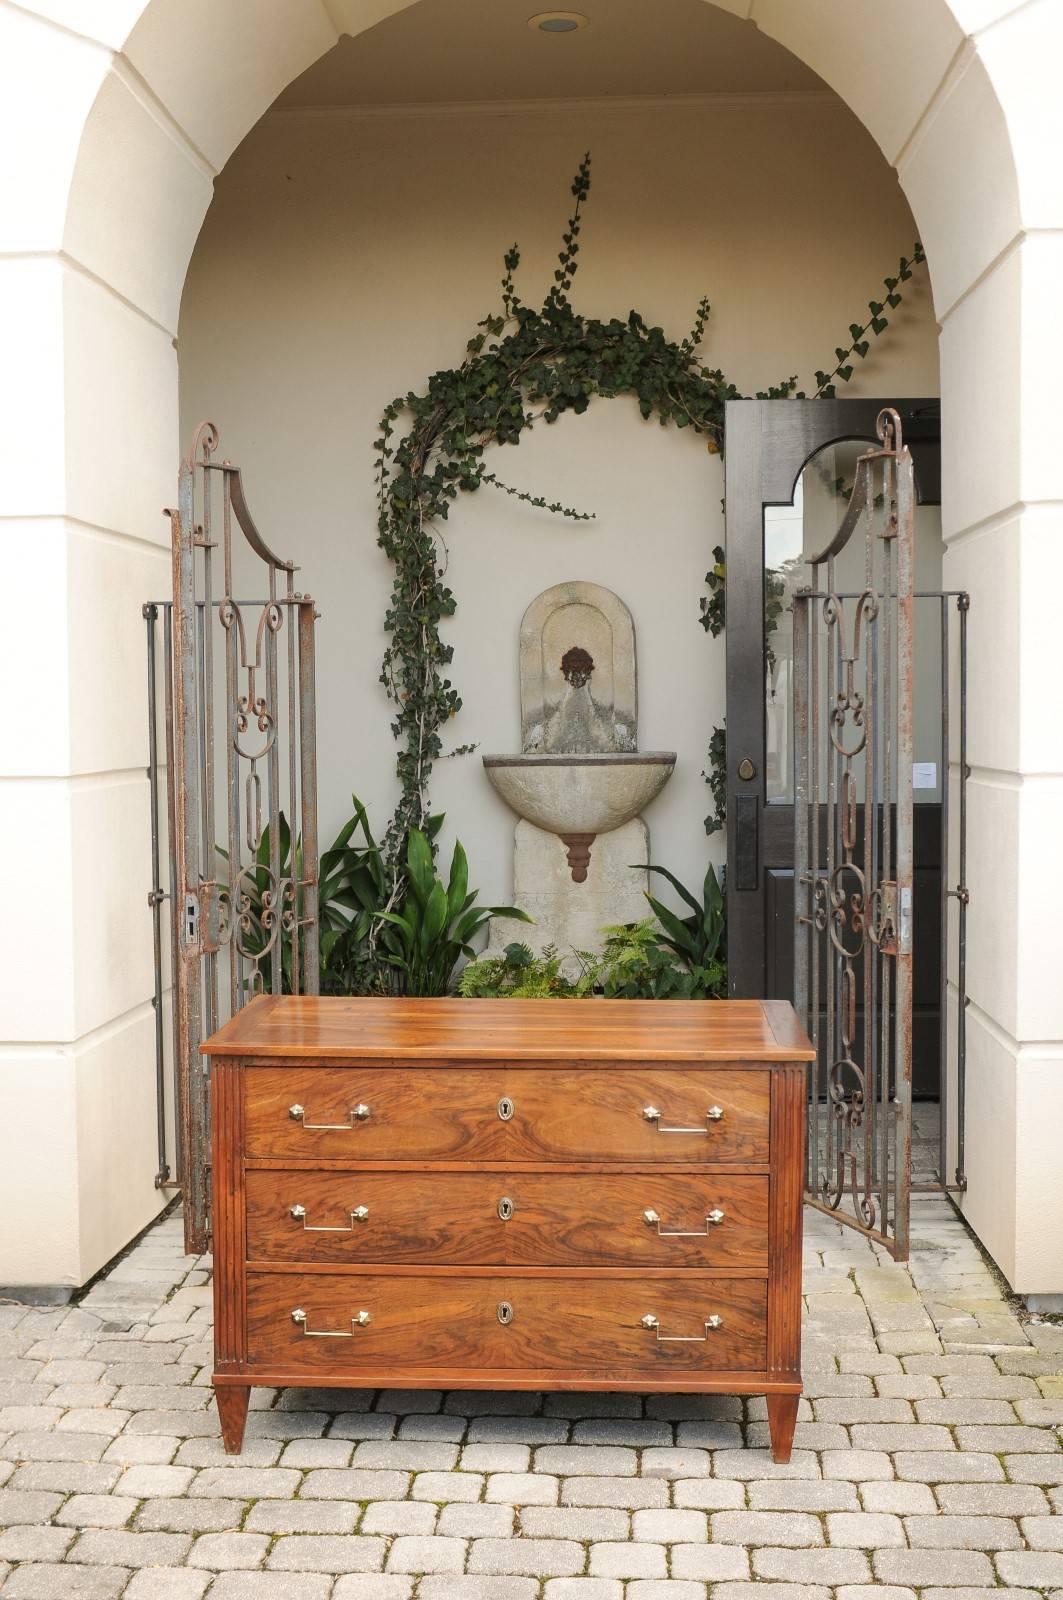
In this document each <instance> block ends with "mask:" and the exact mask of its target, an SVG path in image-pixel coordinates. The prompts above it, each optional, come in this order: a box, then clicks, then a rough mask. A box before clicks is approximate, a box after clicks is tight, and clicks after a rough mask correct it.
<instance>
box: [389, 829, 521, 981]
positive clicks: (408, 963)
mask: <svg viewBox="0 0 1063 1600" xmlns="http://www.w3.org/2000/svg"><path fill="white" fill-rule="evenodd" d="M405 884H406V895H405V899H404V901H403V904H402V906H401V907H400V908H399V909H397V910H392V911H381V912H380V913H379V914H378V918H377V920H378V922H380V923H382V924H383V925H384V926H383V928H382V930H381V934H380V949H381V954H382V956H383V959H384V960H385V961H387V962H388V963H389V964H390V965H391V966H393V967H394V968H395V969H396V970H397V971H399V972H401V973H402V975H403V978H402V982H403V988H404V991H405V993H407V994H411V995H443V994H446V993H447V991H448V989H449V988H450V983H451V979H452V977H453V974H454V968H455V967H456V966H457V964H458V961H459V960H460V958H461V957H462V956H463V955H465V956H470V957H471V956H474V955H475V953H476V952H475V950H474V949H473V945H472V941H473V939H475V937H476V935H477V934H478V933H479V932H480V930H481V929H482V928H485V927H486V926H487V925H488V923H489V922H490V921H491V920H492V918H494V917H513V918H516V919H517V920H519V921H521V922H530V921H531V920H532V919H531V917H529V916H528V915H527V913H526V912H524V911H520V910H518V909H517V907H516V906H479V907H477V906H476V905H475V904H474V902H475V900H476V897H477V891H476V890H475V889H474V890H472V891H470V890H469V864H468V861H467V860H466V856H465V851H464V850H463V849H462V847H461V843H460V841H459V842H457V843H456V844H455V845H454V854H453V857H452V858H451V864H450V879H449V882H448V883H447V885H446V887H444V885H443V882H442V879H441V878H439V877H438V876H437V874H436V869H435V862H434V860H433V856H432V846H431V842H430V840H429V838H428V836H427V835H426V834H425V833H424V832H422V830H421V829H420V828H411V829H410V835H409V841H408V843H407V847H406V871H405Z"/></svg>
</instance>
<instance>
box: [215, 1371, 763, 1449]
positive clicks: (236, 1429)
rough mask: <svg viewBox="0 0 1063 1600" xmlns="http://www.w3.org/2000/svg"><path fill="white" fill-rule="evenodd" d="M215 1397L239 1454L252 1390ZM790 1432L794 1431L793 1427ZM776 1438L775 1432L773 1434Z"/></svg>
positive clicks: (227, 1438) (228, 1442)
mask: <svg viewBox="0 0 1063 1600" xmlns="http://www.w3.org/2000/svg"><path fill="white" fill-rule="evenodd" d="M214 1398H215V1399H216V1400H217V1402H218V1416H219V1417H220V1418H221V1442H222V1444H223V1445H224V1446H225V1454H226V1455H227V1456H238V1455H239V1454H240V1451H241V1449H242V1447H243V1442H244V1424H245V1423H246V1422H247V1407H248V1402H249V1401H250V1399H251V1390H250V1389H248V1388H243V1387H238V1386H237V1385H236V1384H233V1383H226V1384H221V1385H220V1386H219V1387H218V1388H217V1389H215V1391H214ZM790 1432H791V1433H792V1432H793V1428H792V1427H791V1429H790ZM772 1437H773V1438H774V1433H773V1434H772Z"/></svg>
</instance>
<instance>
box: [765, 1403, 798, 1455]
mask: <svg viewBox="0 0 1063 1600" xmlns="http://www.w3.org/2000/svg"><path fill="white" fill-rule="evenodd" d="M799 1398H800V1396H799V1395H796V1394H769V1396H768V1432H769V1433H770V1434H771V1459H772V1460H773V1461H777V1462H778V1463H779V1465H780V1466H783V1465H785V1463H786V1462H787V1461H789V1459H790V1451H791V1450H792V1449H793V1445H794V1429H795V1428H796V1427H797V1402H798V1400H799Z"/></svg>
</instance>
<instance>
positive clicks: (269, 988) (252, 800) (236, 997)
mask: <svg viewBox="0 0 1063 1600" xmlns="http://www.w3.org/2000/svg"><path fill="white" fill-rule="evenodd" d="M218 442H219V441H218V432H217V429H216V428H215V427H214V425H213V424H212V423H209V422H207V423H203V424H202V425H201V426H200V427H199V428H198V429H197V431H196V434H195V438H194V440H193V443H192V448H191V450H190V451H189V453H188V455H187V456H186V457H185V459H184V460H183V461H182V463H181V468H180V474H179V479H178V503H177V507H176V509H175V510H171V511H169V512H168V513H167V515H168V516H169V518H170V523H171V543H172V554H173V600H172V602H156V603H154V604H152V605H150V606H147V607H145V616H146V617H147V619H148V628H149V694H150V695H151V696H152V698H153V699H154V694H155V686H154V684H153V683H152V682H151V681H150V677H151V673H152V671H153V663H154V622H155V619H156V618H157V617H158V616H161V617H162V619H163V624H164V627H163V649H164V655H165V671H164V678H163V687H164V694H165V713H166V769H167V788H168V795H167V813H168V821H169V831H170V900H171V906H170V912H171V915H170V932H171V942H172V957H171V959H172V963H173V981H174V1063H175V1076H176V1097H177V1154H178V1174H179V1178H180V1183H181V1188H182V1190H183V1197H184V1214H185V1245H186V1249H187V1250H188V1251H190V1252H193V1251H194V1252H198V1251H202V1250H204V1249H206V1248H207V1245H208V1240H209V1233H210V1216H209V1197H210V1082H209V1075H208V1065H207V1062H206V1061H205V1059H204V1058H203V1057H202V1056H201V1055H200V1045H201V1044H202V1042H203V1040H204V1039H205V1038H206V1037H207V1036H208V1035H209V1034H210V1033H212V1032H213V1031H214V1030H215V1029H216V1028H217V1027H218V1026H219V1024H220V1023H221V1022H222V1021H224V1020H225V1016H226V1015H231V1014H232V1013H233V1012H235V1011H237V1010H239V1008H240V1007H241V1006H242V1005H244V1004H245V1003H246V1002H247V1001H248V1000H250V999H253V998H254V997H255V996H256V995H258V994H262V993H266V992H271V993H273V994H280V993H285V992H287V993H305V994H316V993H317V992H318V986H319V940H318V898H317V897H318V835H317V755H316V713H315V684H314V625H315V618H316V613H315V610H314V602H313V600H312V599H311V597H310V596H309V595H306V594H301V593H299V592H297V591H296V589H295V573H296V570H297V569H296V567H295V565H294V563H292V562H290V561H284V560H282V559H281V558H280V557H279V556H276V555H275V554H274V553H273V551H272V550H271V549H270V548H269V547H268V546H267V544H266V543H265V541H264V540H263V538H262V536H261V534H260V533H259V531H258V529H257V527H256V526H255V523H254V520H253V518H252V517H251V514H250V511H249V510H248V506H247V501H246V498H245V495H244V487H243V479H242V477H241V473H240V469H239V468H238V467H235V466H233V464H232V463H231V462H230V461H219V460H216V459H215V455H216V451H217V448H218ZM219 558H220V569H221V570H220V572H219V570H218V566H219ZM236 569H239V572H238V577H239V583H237V571H236ZM263 569H264V570H263ZM249 573H253V574H257V581H249V578H248V574H249ZM219 580H220V585H219ZM259 584H262V586H263V587H264V588H265V591H266V592H265V594H264V595H262V596H261V597H260V598H258V599H254V600H246V599H238V598H237V597H236V591H237V587H239V588H240V589H241V590H242V589H244V587H245V585H246V589H247V591H248V592H254V590H255V589H256V588H258V586H259ZM219 587H220V592H219ZM222 707H224V711H223V712H222V710H221V708H222ZM220 712H221V714H219V713H220ZM222 838H224V841H225V843H224V844H222V843H221V839H222ZM156 854H157V851H156ZM164 898H165V895H163V894H161V893H160V888H159V884H158V878H157V877H156V885H155V889H154V891H153V904H154V906H155V908H156V916H157V917H158V915H159V912H158V902H159V900H160V899H164ZM160 999H161V995H160V980H159V975H158V973H157V978H156V1005H157V1006H158V1005H159V1004H160ZM160 1169H161V1164H160Z"/></svg>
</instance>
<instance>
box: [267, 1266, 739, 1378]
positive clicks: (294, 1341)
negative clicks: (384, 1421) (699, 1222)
mask: <svg viewBox="0 0 1063 1600" xmlns="http://www.w3.org/2000/svg"><path fill="white" fill-rule="evenodd" d="M247 1351H248V1360H249V1362H250V1364H251V1365H252V1366H258V1367H262V1368H272V1369H275V1370H277V1371H281V1370H283V1371H285V1372H292V1373H299V1372H305V1373H307V1374H308V1375H310V1374H315V1373H316V1374H321V1375H327V1374H328V1373H330V1372H331V1373H333V1374H335V1375H341V1374H349V1373H352V1372H358V1371H360V1370H363V1369H364V1370H365V1372H366V1375H367V1379H369V1380H371V1379H372V1377H373V1374H374V1373H377V1372H379V1371H380V1370H382V1369H385V1368H397V1369H402V1368H421V1367H423V1368H431V1369H442V1368H447V1367H453V1368H465V1367H474V1368H479V1369H484V1370H485V1371H488V1372H489V1371H491V1370H494V1371H497V1372H500V1373H501V1372H512V1371H519V1370H521V1369H526V1370H530V1371H536V1372H547V1373H548V1372H554V1371H556V1372H562V1371H565V1370H570V1371H584V1372H588V1371H601V1372H602V1373H603V1374H606V1375H608V1374H615V1375H617V1376H620V1375H621V1374H622V1373H624V1372H644V1373H646V1374H647V1376H651V1375H653V1374H656V1373H659V1372H667V1371H675V1372H677V1373H678V1372H697V1371H700V1372H763V1371H764V1369H765V1367H766V1364H767V1284H766V1283H765V1281H764V1280H763V1279H761V1278H719V1277H711V1276H708V1275H705V1276H703V1275H702V1274H700V1273H689V1272H688V1273H686V1274H685V1275H684V1277H683V1278H682V1279H681V1280H677V1279H675V1278H670V1277H654V1276H650V1275H641V1274H631V1273H625V1274H613V1273H606V1272H600V1271H598V1272H594V1273H592V1274H588V1273H586V1272H563V1271H562V1272H550V1273H543V1274H537V1275H536V1274H527V1273H520V1272H514V1271H509V1272H500V1273H472V1272H442V1273H402V1274H388V1273H344V1274H340V1273H335V1274H333V1273H298V1272H291V1273H270V1272H254V1271H251V1272H249V1273H248V1276H247Z"/></svg>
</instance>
